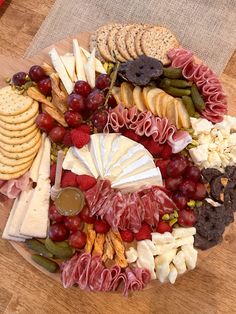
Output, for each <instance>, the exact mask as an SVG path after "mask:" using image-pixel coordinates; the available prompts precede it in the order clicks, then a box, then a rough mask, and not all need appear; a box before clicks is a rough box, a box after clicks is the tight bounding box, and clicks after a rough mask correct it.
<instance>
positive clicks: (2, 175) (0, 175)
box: [0, 165, 31, 180]
mask: <svg viewBox="0 0 236 314" xmlns="http://www.w3.org/2000/svg"><path fill="white" fill-rule="evenodd" d="M30 167H31V165H29V167H28V168H25V169H23V170H21V171H19V172H15V173H10V174H9V173H0V180H11V179H17V178H19V177H21V176H22V175H23V174H25V173H26V172H27V171H28V170H29V168H30Z"/></svg>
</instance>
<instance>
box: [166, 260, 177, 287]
mask: <svg viewBox="0 0 236 314" xmlns="http://www.w3.org/2000/svg"><path fill="white" fill-rule="evenodd" d="M177 277H178V271H177V269H176V267H175V266H174V265H173V264H172V263H171V264H170V272H169V275H168V279H169V282H170V283H172V285H173V284H174V283H175V281H176V279H177Z"/></svg>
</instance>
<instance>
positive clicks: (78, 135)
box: [71, 129, 90, 148]
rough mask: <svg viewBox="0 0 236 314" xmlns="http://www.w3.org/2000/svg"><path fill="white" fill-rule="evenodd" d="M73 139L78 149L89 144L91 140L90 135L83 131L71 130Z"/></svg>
mask: <svg viewBox="0 0 236 314" xmlns="http://www.w3.org/2000/svg"><path fill="white" fill-rule="evenodd" d="M71 139H72V143H73V144H74V146H76V147H77V148H82V147H83V146H84V145H86V144H88V142H89V140H90V135H89V134H88V133H85V132H83V131H80V130H77V129H74V130H71Z"/></svg>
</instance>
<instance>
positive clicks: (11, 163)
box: [0, 152, 37, 166]
mask: <svg viewBox="0 0 236 314" xmlns="http://www.w3.org/2000/svg"><path fill="white" fill-rule="evenodd" d="M36 153H37V152H34V153H33V154H32V155H29V156H27V157H24V158H20V159H12V158H8V157H6V156H4V155H3V154H2V153H1V152H0V160H1V162H2V163H3V164H4V165H7V166H18V165H22V164H24V163H26V162H28V161H30V160H33V159H34V157H35V155H36Z"/></svg>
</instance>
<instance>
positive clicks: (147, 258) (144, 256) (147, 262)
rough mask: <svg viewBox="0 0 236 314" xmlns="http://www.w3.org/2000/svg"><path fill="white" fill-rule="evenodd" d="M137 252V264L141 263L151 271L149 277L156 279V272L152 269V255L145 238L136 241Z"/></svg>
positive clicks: (153, 264) (153, 265) (153, 267)
mask: <svg viewBox="0 0 236 314" xmlns="http://www.w3.org/2000/svg"><path fill="white" fill-rule="evenodd" d="M137 252H138V259H137V264H138V265H141V267H143V268H147V269H148V270H149V271H150V273H151V278H152V279H156V273H155V271H154V269H155V263H154V257H153V254H152V252H151V250H150V248H149V247H148V245H147V243H146V242H145V240H144V241H138V243H137ZM139 267H140V266H139Z"/></svg>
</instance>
